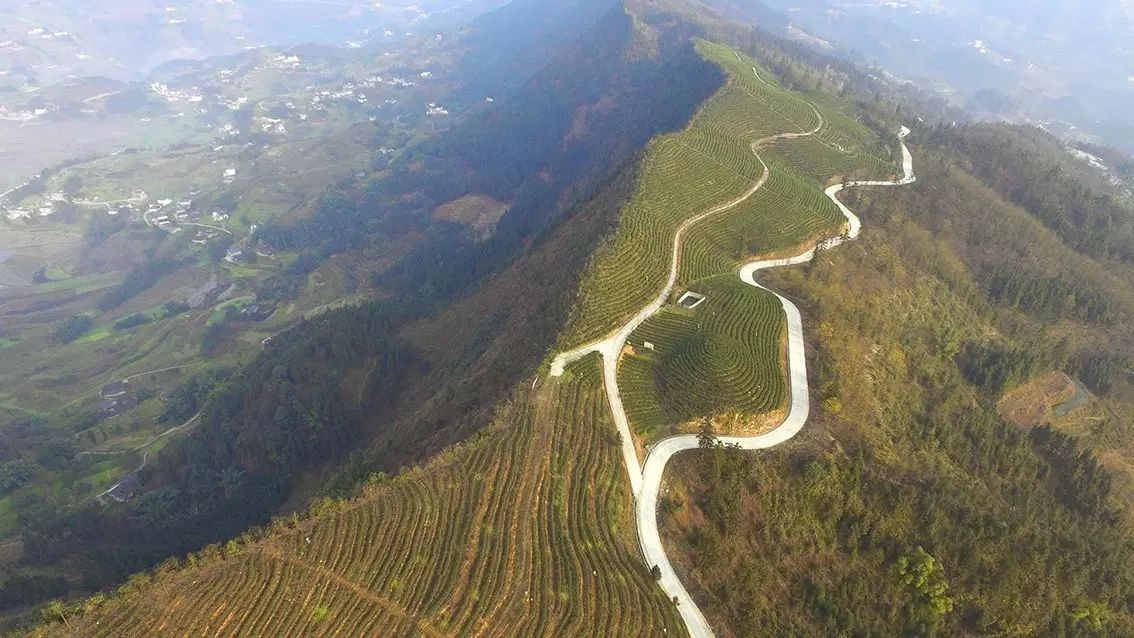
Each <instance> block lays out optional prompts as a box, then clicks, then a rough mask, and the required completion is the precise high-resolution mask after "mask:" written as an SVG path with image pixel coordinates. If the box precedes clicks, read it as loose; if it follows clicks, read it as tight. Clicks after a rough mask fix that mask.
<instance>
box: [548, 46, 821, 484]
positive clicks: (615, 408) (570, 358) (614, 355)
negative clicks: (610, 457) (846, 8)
mask: <svg viewBox="0 0 1134 638" xmlns="http://www.w3.org/2000/svg"><path fill="white" fill-rule="evenodd" d="M752 73H753V74H754V75H755V76H756V78H757V79H759V80H760V81H761V82H764V83H765V84H767V82H765V81H764V78H761V77H760V73H759V72H758V71H757V70H756V67H752ZM807 105H808V106H810V107H811V110H812V111H813V112H814V113H815V119H816V124H815V127H814V128H812V129H811V130H808V131H804V132H802V133H780V134H777V135H771V136H768V137H764V138H761V139H758V140H756V141H754V142H752V144H751V146H750V148H751V150H752V154H753V155H755V156H756V159H757V161H759V162H760V166H761V169H762V172H761V174H760V177H758V178H757V179H756V181H755V182H753V183H752V186H751V187H750V188H749V189H748V190H747V191H745V192H744V193H742V194H741V195H739V196H738V197H736V198H734V199H731V200H729V201H727V202H724V203H723V204H718V205H716V206H714V207H712V208H710V209H708V210H705V211H702V212H700V213H698V214H696V215H694V216H693V217H691V218H689V219H687V220H685V221H684V222H683V223H682V224H681V225H680V226H678V227H677V232H675V233H674V235H673V257H672V259H671V260H670V265H669V277H668V278H667V279H666V282H665V286H663V287H662V289H661V290H660V291H659V292H658V294H657V296H656V297H654V300H653V301H651V302H650V303H649V305H647V306H646V307H645V308H642V309H641V310H640V311H639V312H638V314H636V315H634V317H632V318H631V319H630V321H628V322H626V324H625V325H623V326H622V327H621V328H619V329H618V330H617V331H615V332H614V333H613V334H611V335H609V336H607V337H605V338H603V339H600V340H598V341H594V342H591V343H588V344H586V345H583V346H580V347H578V348H575V349H574V350H570V351H568V352H562V353H560V354H559V355H557V356H556V357H555V359H554V360H552V362H551V371H550V374H551V376H553V377H558V376H561V375H562V374H563V371H564V369H565V368H566V367H567V366H568V365H569V364H571V363H574V362H575V361H578V360H579V359H582V358H583V357H585V356H587V355H588V354H590V353H592V352H598V353H599V354H601V355H602V371H603V381H604V383H603V385H604V386H605V387H606V398H607V401H608V402H609V403H610V411H611V416H612V417H613V418H614V425H615V427H617V428H618V434H619V435H620V438H621V442H622V458H623V461H624V462H625V464H626V473H627V476H628V478H629V479H630V488H631V491H632V492H633V493H634V494H637V493H638V492H639V491H640V490H641V488H642V468H641V466H640V465H639V464H638V451H637V450H636V449H635V448H634V438H633V436H631V434H630V422H629V421H628V420H627V418H626V410H625V409H624V408H623V406H622V396H621V395H620V394H619V392H618V358H619V356H620V355H621V353H622V349H623V348H625V347H626V340H627V339H629V338H630V335H631V333H633V332H634V331H635V330H637V329H638V326H640V325H642V323H643V322H644V321H646V319H649V318H650V317H651V316H653V315H654V313H656V312H657V311H658V310H660V309H661V307H662V306H663V305H665V302H666V301H667V300H668V299H669V295H670V293H671V292H673V287H674V285H676V284H677V270H678V267H679V266H680V265H681V245H682V243H683V242H684V241H685V235H686V233H687V232H688V231H689V229H691V228H692V227H693V226H695V225H697V224H698V223H700V222H702V221H704V220H705V219H708V218H709V217H713V216H715V215H718V214H720V213H723V212H725V211H727V210H731V209H733V208H736V207H737V206H739V205H740V204H742V203H744V202H745V201H747V200H748V199H749V198H750V197H752V196H753V195H755V194H756V191H758V190H760V189H761V188H762V187H763V186H764V184H765V182H767V181H768V176H769V175H770V174H771V171H770V169H769V168H768V165H767V164H765V163H764V160H763V158H761V157H760V154H759V153H758V152H757V149H758V148H759V147H761V146H763V145H764V144H767V143H769V142H773V141H777V140H791V139H797V138H800V137H807V136H809V135H814V134H816V133H818V132H819V130H820V129H822V128H823V124H824V122H823V114H822V113H820V112H819V109H817V108H815V105H813V104H811V103H810V102H808V103H807Z"/></svg>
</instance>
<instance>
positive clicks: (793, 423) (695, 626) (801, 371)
mask: <svg viewBox="0 0 1134 638" xmlns="http://www.w3.org/2000/svg"><path fill="white" fill-rule="evenodd" d="M737 57H738V59H739V55H738V56H737ZM752 72H753V73H754V74H755V75H756V78H757V79H759V80H760V81H761V82H764V83H765V84H767V82H766V81H765V80H764V78H762V77H760V74H759V72H758V71H757V70H756V68H755V67H752ZM805 102H806V101H805ZM806 103H807V105H808V106H810V107H811V109H812V111H814V113H815V115H816V118H817V120H818V124H816V126H815V128H813V129H811V130H809V131H806V132H802V133H781V134H778V135H772V136H769V137H765V138H762V139H759V140H756V141H755V142H753V143H752V145H751V150H752V153H753V155H755V156H756V159H757V161H759V162H760V165H761V167H762V173H761V175H760V177H759V178H758V179H757V180H756V181H755V182H754V183H753V185H752V187H751V188H749V189H748V190H747V191H746V192H745V193H743V194H742V195H740V196H739V197H737V198H735V199H733V200H730V201H727V202H725V203H723V204H719V205H717V206H714V207H713V208H710V209H709V210H706V211H703V212H701V213H698V214H697V215H695V216H694V217H692V218H690V219H688V220H686V221H685V222H684V223H682V224H681V225H680V226H679V227H678V229H677V232H676V233H675V234H674V238H673V257H672V259H671V262H670V269H669V277H668V279H667V280H666V283H665V286H664V287H663V288H662V290H661V291H659V293H658V295H657V296H656V297H655V298H654V300H653V301H651V302H650V303H649V305H647V306H646V307H644V308H642V310H641V311H639V312H638V314H636V315H634V317H633V318H631V319H630V321H628V322H627V323H626V324H625V325H623V326H622V327H621V328H619V329H618V330H617V331H615V332H614V333H613V334H611V335H609V336H607V337H605V338H603V339H600V340H598V341H594V342H592V343H588V344H586V345H583V346H580V347H578V348H576V349H574V350H570V351H568V352H563V353H560V354H559V355H557V356H556V357H555V359H554V360H553V361H552V363H551V370H550V375H551V376H553V377H558V376H560V375H562V374H563V372H564V369H565V368H566V366H567V365H569V364H571V363H573V362H575V361H578V360H579V359H581V358H583V357H584V356H586V355H588V354H590V353H592V352H598V353H600V354H601V355H602V360H603V382H604V383H603V385H604V386H605V388H606V394H607V400H608V402H609V403H610V409H611V416H612V418H613V419H614V423H615V426H616V427H617V428H618V433H619V435H620V438H621V443H622V445H621V447H622V456H623V460H624V462H625V465H626V472H627V475H628V478H629V479H630V486H631V491H632V493H633V494H634V496H635V501H636V502H635V520H636V525H637V531H638V544H639V548H640V549H641V551H642V556H643V558H644V559H645V561H646V564H647V565H650V566H654V565H656V566H657V567H658V568H659V569H660V570H661V577H660V579H659V581H658V584H659V585H660V586H661V588H662V590H663V591H665V593H666V595H667V596H669V597H670V598H672V599H673V600H675V601H676V603H677V607H678V611H679V612H680V614H681V618H682V620H683V621H684V622H685V626H686V629H688V631H689V634H690V635H691V636H693V637H694V638H707V637H711V636H713V630H712V628H710V627H709V623H708V621H707V620H706V619H705V616H704V614H703V613H702V612H701V610H700V608H699V607H697V604H696V603H695V602H694V601H693V598H692V597H691V596H690V595H689V592H688V591H686V589H685V587H684V586H683V585H682V584H681V580H680V579H679V578H678V577H677V573H676V572H675V571H674V570H673V566H672V565H671V564H670V562H669V558H668V557H667V556H666V554H665V549H664V547H663V545H662V542H661V535H660V533H659V532H658V524H657V499H658V492H659V491H660V489H661V480H662V475H663V474H664V472H665V466H666V464H667V463H668V462H669V459H670V458H672V457H673V455H674V454H677V453H678V452H681V451H684V450H691V449H695V448H697V447H698V445H699V441H698V439H697V437H696V436H695V435H681V436H673V437H669V438H667V439H663V440H662V441H659V442H658V443H657V444H655V445H654V446H652V447H651V448H650V449H649V450H647V455H646V461H645V464H644V466H643V465H640V464H639V463H638V454H637V450H636V449H635V448H634V440H633V437H632V435H631V432H630V423H629V420H628V419H627V417H626V411H625V409H624V408H623V404H622V397H621V395H620V393H619V390H618V360H619V357H620V355H621V353H622V350H623V348H624V347H625V346H626V340H627V339H628V338H629V337H630V335H631V333H633V332H634V330H636V329H637V328H638V327H639V326H640V325H642V323H643V322H645V321H646V319H648V318H650V317H651V316H652V315H653V314H654V313H656V312H657V311H658V310H660V309H661V307H662V306H663V305H664V304H665V302H666V301H667V300H668V298H669V295H670V293H671V292H672V291H673V288H674V285H675V284H676V282H677V271H678V267H679V266H680V255H681V245H682V242H683V241H684V238H685V234H686V233H687V232H688V231H689V229H690V228H692V227H693V226H694V225H696V224H697V223H699V222H701V221H703V220H705V219H707V218H709V217H712V216H714V215H716V214H718V213H721V212H724V211H726V210H729V209H731V208H734V207H736V206H737V205H739V204H740V203H742V202H744V201H745V200H747V199H748V198H750V197H752V196H753V195H754V194H755V193H756V192H757V191H758V190H760V188H761V187H763V185H764V183H765V182H767V180H768V176H769V174H770V170H769V168H768V165H767V164H766V163H765V162H764V160H763V158H761V157H760V154H759V152H758V149H759V148H760V146H762V145H764V144H766V143H768V142H771V141H775V140H784V139H797V138H801V137H807V136H810V135H814V134H815V133H818V132H819V131H820V130H821V129H822V128H823V124H824V122H823V115H822V114H821V113H820V112H819V110H818V109H817V108H815V105H813V104H811V103H810V102H806ZM909 133H910V130H909V129H908V128H906V127H905V126H903V127H902V128H901V130H900V132H899V133H898V140H899V143H900V145H901V149H902V177H901V178H899V179H897V180H892V181H888V180H879V181H870V180H867V181H852V182H846V183H842V184H835V185H832V186H830V187H828V188H827V189H826V190H825V191H824V194H825V195H826V196H827V197H828V198H830V199H831V201H832V202H834V203H835V205H836V206H837V207H838V208H839V210H840V211H841V212H842V213H843V215H844V216H845V217H846V219H847V228H846V230H845V231H844V232H843V234H841V235H839V236H837V237H831V238H828V239H825V240H823V241H821V242H819V243H818V244H816V245H815V246H814V247H812V248H809V249H808V250H806V251H804V252H802V253H800V254H798V255H795V256H792V257H786V258H782V259H767V260H757V261H752V262H749V263H747V264H745V265H744V266H742V267H741V268H740V270H739V272H738V273H737V274H738V275H739V276H740V279H741V281H743V282H744V283H747V284H749V285H752V286H755V287H757V288H761V289H763V290H767V291H768V292H771V293H772V294H773V295H776V298H777V299H779V300H780V304H781V306H782V307H783V309H784V314H785V315H786V318H787V327H788V377H789V387H790V389H791V405H790V407H789V409H788V414H787V417H786V418H785V419H784V421H783V422H782V423H781V424H780V425H779V426H777V427H776V428H775V429H773V430H771V431H769V432H766V433H764V434H760V435H757V436H720V437H717V439H718V440H719V441H720V442H721V443H723V444H726V445H732V446H736V447H738V448H739V449H743V450H763V449H767V448H771V447H775V446H777V445H780V444H781V443H784V442H785V441H788V440H790V439H791V438H793V437H794V436H795V435H796V434H798V433H799V431H800V430H801V429H803V425H804V424H805V423H806V422H807V417H808V414H809V412H810V407H811V399H810V394H809V392H808V387H807V360H806V356H805V345H804V341H803V321H802V318H801V317H800V313H799V309H798V308H796V306H795V304H793V303H792V302H791V301H789V300H788V299H786V298H784V297H783V296H781V295H780V294H778V293H776V292H775V291H772V290H769V289H768V288H765V287H764V286H762V285H760V283H758V282H757V281H756V279H755V274H756V273H757V272H759V271H761V270H765V269H768V268H778V267H781V266H791V265H795V264H801V263H804V262H807V261H810V260H811V259H813V258H814V257H815V253H816V251H818V250H821V249H830V248H834V247H835V246H838V245H840V244H843V243H844V242H846V241H849V240H852V239H855V238H857V237H858V235H859V233H860V232H861V230H862V221H861V220H859V218H858V216H857V215H855V214H854V212H852V211H851V210H850V208H848V207H847V206H846V205H845V204H844V203H843V202H842V201H840V200H839V198H838V194H839V193H840V192H842V191H843V190H844V189H846V188H852V187H856V186H900V185H904V184H910V183H913V181H914V180H915V179H916V178H915V175H914V171H913V156H912V155H911V154H910V151H909V149H908V148H907V147H906V144H905V138H906V136H907V135H909Z"/></svg>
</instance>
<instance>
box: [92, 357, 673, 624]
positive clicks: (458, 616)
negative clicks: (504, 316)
mask: <svg viewBox="0 0 1134 638" xmlns="http://www.w3.org/2000/svg"><path fill="white" fill-rule="evenodd" d="M571 375H572V376H571V377H570V379H568V380H567V381H566V382H564V383H560V384H556V385H555V386H554V387H553V388H552V387H549V388H548V389H546V390H539V391H537V392H536V393H534V394H533V395H530V396H525V397H523V398H518V399H517V400H516V401H514V402H513V403H512V404H510V405H509V406H507V407H506V408H503V409H502V411H501V413H500V415H499V417H498V422H497V424H496V425H494V426H493V427H492V428H490V430H489V431H488V432H487V433H486V434H485V435H483V436H482V437H480V438H479V439H478V440H477V441H475V442H473V443H471V444H469V445H467V446H465V447H463V448H459V449H457V450H455V451H451V452H448V453H446V454H445V455H443V456H442V458H441V459H439V461H437V462H435V463H434V464H432V465H431V466H429V467H428V468H425V469H416V470H413V471H410V472H408V473H407V474H405V475H403V476H401V477H399V478H397V479H394V480H391V481H389V482H387V483H386V484H384V485H382V486H380V487H378V488H377V491H376V492H375V493H374V494H372V495H370V496H368V497H366V498H364V499H362V500H360V501H357V502H355V503H352V504H350V505H347V506H345V507H344V508H343V509H341V510H339V511H335V512H333V513H327V514H324V515H322V516H320V517H318V518H315V519H313V520H312V521H310V522H308V523H302V524H300V525H299V526H298V527H297V528H296V529H294V530H291V531H286V532H283V533H281V534H277V535H275V536H270V537H269V538H268V539H266V540H264V541H260V542H257V543H253V544H250V545H247V546H243V547H241V548H239V549H238V550H237V551H235V552H233V553H231V554H230V555H229V556H228V557H227V558H225V559H223V560H222V559H220V558H213V559H210V560H211V562H209V563H208V564H207V565H205V566H202V567H197V568H186V569H183V570H181V571H179V572H175V573H173V574H168V575H164V576H159V577H157V578H158V581H157V582H155V583H154V586H152V587H150V588H148V589H147V590H146V593H147V596H146V597H141V596H138V597H136V598H134V597H130V596H123V597H121V598H119V599H115V600H113V601H111V602H109V603H106V604H105V605H104V607H103V613H101V614H100V615H99V616H98V617H97V619H98V621H99V622H98V624H97V625H95V624H88V625H82V623H83V622H85V621H88V620H91V618H82V619H78V620H77V621H76V622H77V623H78V624H79V625H80V626H81V627H82V629H81V631H82V633H83V635H94V636H131V635H134V636H142V635H145V636H151V635H161V634H162V633H163V631H166V630H171V629H173V628H176V630H177V633H184V634H186V635H216V634H218V633H219V634H225V635H311V636H330V635H343V634H345V635H383V636H419V635H420V636H441V635H444V636H450V635H459V636H464V635H474V634H475V635H496V636H504V635H507V636H544V635H577V636H583V635H596V633H597V634H598V635H641V636H656V635H662V634H665V633H668V634H669V635H680V631H681V624H680V619H679V617H678V616H677V614H676V613H675V611H674V609H673V606H672V603H671V602H670V601H669V600H667V599H666V598H665V596H664V595H663V594H662V593H661V592H660V591H657V590H656V588H655V587H653V586H652V580H651V579H650V575H649V572H648V570H647V567H646V566H643V565H642V564H641V563H640V561H638V560H637V558H636V554H635V553H634V540H633V531H632V528H631V525H630V523H631V521H630V512H629V510H628V503H629V495H628V494H627V492H626V487H625V486H624V485H623V483H622V481H621V480H620V479H621V476H622V475H621V470H620V466H619V462H620V461H619V458H618V456H617V454H616V451H615V449H616V442H615V441H614V437H613V436H612V435H611V429H610V425H609V423H608V421H607V417H606V414H607V407H606V405H605V402H604V395H603V393H602V389H601V375H600V372H599V368H598V365H597V359H596V358H595V357H591V358H589V359H587V360H585V361H582V362H580V363H578V364H576V365H575V366H573V367H572V370H571Z"/></svg>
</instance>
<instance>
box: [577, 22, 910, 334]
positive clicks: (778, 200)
mask: <svg viewBox="0 0 1134 638" xmlns="http://www.w3.org/2000/svg"><path fill="white" fill-rule="evenodd" d="M698 51H699V52H700V53H701V54H702V55H703V56H705V57H706V58H707V59H710V60H712V61H713V62H715V63H717V64H719V65H720V66H721V67H722V68H723V69H724V70H725V71H726V73H727V75H728V81H727V84H726V85H725V86H724V87H723V88H721V89H720V90H719V91H718V92H717V93H716V94H715V95H714V96H713V97H712V98H710V99H709V100H708V101H707V102H706V103H705V104H704V106H703V107H702V108H701V110H700V111H699V112H698V113H697V115H696V116H694V118H693V120H692V121H691V122H690V124H689V126H688V127H687V128H686V129H684V130H682V131H680V132H677V133H673V134H671V135H667V136H663V137H661V138H658V139H657V140H655V141H654V142H653V143H651V145H650V148H649V149H648V151H647V154H646V159H645V160H644V165H643V170H642V176H641V178H640V181H639V184H638V187H637V194H636V195H635V197H634V199H633V200H632V201H631V203H630V204H629V205H628V206H627V207H626V208H625V210H623V212H622V216H621V222H620V226H619V228H618V231H617V232H616V233H615V235H614V237H613V238H612V239H611V240H610V241H609V242H608V243H607V244H606V245H605V246H604V247H603V248H602V249H601V250H600V251H599V252H598V253H597V254H596V255H595V258H594V259H593V261H592V263H591V265H590V267H589V268H588V271H587V273H586V274H585V276H584V278H583V283H582V286H581V288H580V297H579V300H578V302H577V304H576V308H575V310H574V313H573V314H572V317H571V320H570V322H569V323H568V326H567V328H566V330H565V331H564V334H563V335H562V337H561V342H560V345H561V346H563V348H562V349H563V350H569V349H570V348H571V347H572V346H577V345H580V344H582V343H586V342H588V341H592V340H594V339H598V338H600V337H602V336H604V335H606V334H608V333H609V331H610V330H611V329H612V328H613V327H614V326H618V325H620V324H622V323H625V321H626V320H627V319H629V318H630V317H631V316H632V315H633V314H634V312H635V311H637V310H638V309H639V308H641V307H642V306H644V305H646V303H647V302H648V301H649V299H650V297H651V296H652V295H653V294H655V293H656V291H657V290H658V289H659V288H661V286H662V284H663V283H664V281H665V277H666V273H667V271H668V266H669V263H670V258H671V252H672V247H673V240H674V235H675V233H676V231H677V228H678V227H679V226H680V225H681V223H682V222H684V221H685V220H687V219H689V218H691V217H693V216H695V215H696V214H698V213H700V212H703V211H705V210H707V209H710V208H712V207H713V206H715V205H719V204H722V203H724V202H727V201H730V200H734V199H736V198H738V197H739V196H741V195H742V194H743V193H745V192H746V191H747V190H749V189H751V188H752V186H753V185H754V184H755V183H756V180H758V179H759V178H760V176H761V175H762V174H763V170H764V169H763V166H762V165H761V163H760V161H759V159H758V158H757V157H756V156H755V155H754V154H753V153H752V146H753V144H754V143H756V142H757V141H759V140H761V139H764V138H767V137H769V136H772V135H775V134H779V133H784V132H793V131H797V132H803V131H807V130H810V129H811V128H812V127H814V126H815V125H816V123H817V121H818V117H817V115H816V111H815V109H813V108H812V106H811V105H809V104H808V102H807V101H805V100H804V99H802V98H801V97H800V96H798V95H794V94H792V93H790V92H788V91H785V90H783V89H782V88H779V87H778V86H776V85H775V84H774V83H770V82H769V79H770V78H771V75H770V74H768V73H767V72H761V75H756V74H754V73H753V71H752V69H753V66H754V62H753V61H752V60H749V59H746V58H743V57H740V56H738V55H737V54H736V53H734V52H733V51H732V50H731V49H728V48H726V47H722V46H719V45H716V44H712V43H709V42H704V41H701V42H698ZM821 111H822V112H824V113H825V114H827V115H829V117H831V118H832V119H831V122H833V124H830V123H827V124H825V125H824V128H823V129H822V130H821V131H820V132H819V134H818V136H817V137H816V138H815V139H814V140H806V141H805V140H803V139H799V140H784V141H781V142H779V143H776V144H769V145H767V146H768V148H764V149H761V153H762V155H766V161H767V162H768V164H769V167H770V168H771V175H770V178H769V182H768V183H767V184H766V185H765V187H764V188H763V189H761V191H760V192H758V193H757V194H756V195H755V196H753V197H751V198H749V199H748V200H747V201H745V202H743V203H742V204H741V205H739V206H737V207H735V208H733V209H731V210H729V211H727V212H725V213H722V214H721V215H718V216H716V217H714V218H711V219H708V220H706V221H705V222H702V223H701V224H699V225H698V226H697V227H695V228H694V229H693V231H692V232H691V233H690V237H689V241H687V242H686V246H685V250H684V254H683V268H682V272H681V277H680V281H682V282H691V281H696V280H697V279H700V278H702V277H706V276H710V275H714V274H719V273H723V272H727V271H729V270H731V269H732V268H733V267H735V265H736V264H737V263H738V262H739V261H740V260H741V259H742V258H743V257H745V256H751V255H753V254H756V253H758V252H764V251H768V250H776V249H779V248H786V247H788V246H794V245H797V244H799V243H801V242H804V241H806V240H808V239H811V238H813V237H815V236H816V235H818V234H820V233H822V234H830V233H831V232H833V231H834V230H836V229H837V227H838V224H839V223H840V221H841V220H842V216H841V215H839V213H838V211H837V210H836V208H835V207H834V205H833V204H832V203H831V202H830V201H829V200H827V199H826V198H825V197H824V196H823V193H822V187H823V186H824V185H825V182H826V180H828V179H829V178H831V177H833V176H835V175H846V174H849V173H851V172H852V171H856V169H860V170H865V171H866V172H867V173H872V172H873V171H881V172H882V174H889V173H892V172H893V167H892V166H890V165H889V164H888V163H887V162H886V161H884V160H881V159H879V158H878V157H875V156H873V155H871V153H872V152H874V151H876V150H878V149H877V148H876V147H878V142H877V136H876V135H874V134H873V133H872V132H871V131H869V130H868V129H866V128H865V127H863V126H862V125H861V124H857V123H855V122H854V121H853V120H852V119H851V118H849V117H847V116H845V115H843V114H841V113H840V112H839V111H838V108H837V107H836V106H834V105H828V104H823V105H821ZM824 121H826V116H825V117H824ZM797 144H801V145H802V146H801V150H797V149H796V148H795V147H794V146H793V145H797ZM779 151H783V152H784V155H783V156H782V157H778V156H777V154H776V153H777V152H779ZM848 153H852V154H854V155H853V156H851V157H850V158H849V159H848V156H847V154H848ZM862 158H867V160H866V161H865V162H864V161H862ZM685 259H687V260H688V261H685ZM685 264H688V265H687V266H686V265H685Z"/></svg>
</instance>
